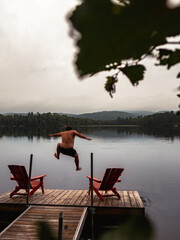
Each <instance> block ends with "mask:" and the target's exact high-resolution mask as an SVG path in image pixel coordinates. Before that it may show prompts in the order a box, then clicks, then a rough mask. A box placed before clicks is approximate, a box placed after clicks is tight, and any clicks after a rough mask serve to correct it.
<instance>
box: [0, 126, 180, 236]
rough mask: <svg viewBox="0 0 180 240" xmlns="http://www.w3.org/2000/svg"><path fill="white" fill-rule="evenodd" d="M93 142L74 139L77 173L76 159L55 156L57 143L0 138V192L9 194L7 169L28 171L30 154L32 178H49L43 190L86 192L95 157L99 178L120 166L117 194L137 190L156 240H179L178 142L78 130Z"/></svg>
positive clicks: (109, 131)
mask: <svg viewBox="0 0 180 240" xmlns="http://www.w3.org/2000/svg"><path fill="white" fill-rule="evenodd" d="M80 132H81V133H84V134H85V135H87V136H89V137H91V138H92V139H93V140H92V141H87V140H84V139H80V138H76V140H75V148H76V150H77V152H78V153H79V157H80V166H81V167H82V171H81V172H76V171H75V164H74V160H73V159H72V158H70V157H67V156H64V155H61V159H60V160H57V159H55V158H54V157H53V154H54V152H55V149H56V144H57V142H58V139H57V138H42V137H39V138H37V137H33V138H28V137H7V136H3V137H1V138H0V149H1V151H0V161H1V168H0V183H1V185H0V193H3V192H6V191H8V190H11V189H12V188H13V187H14V183H13V182H11V181H10V179H9V178H10V172H9V169H8V167H7V165H8V164H23V165H25V166H26V167H27V169H28V167H29V156H30V154H31V153H33V170H32V176H36V175H40V174H47V177H46V178H45V188H54V189H57V188H60V189H88V180H87V179H86V176H87V175H89V174H90V153H91V152H93V153H94V176H95V177H97V178H100V179H101V178H102V177H103V174H104V171H105V169H106V168H107V167H122V168H124V169H125V170H124V172H123V174H122V183H120V184H117V188H118V189H119V190H137V191H138V192H139V193H140V195H141V197H142V198H143V200H144V204H145V207H146V213H147V214H148V216H149V217H150V218H151V220H152V222H153V223H154V225H155V228H156V237H155V239H156V240H166V239H171V240H179V239H180V188H179V185H180V159H179V152H180V139H179V138H171V139H170V138H167V137H166V138H165V137H159V138H157V137H154V136H150V135H145V134H142V133H141V134H140V133H137V132H129V131H123V132H122V131H121V130H120V129H110V128H107V129H93V130H92V129H91V130H88V131H83V130H82V131H80Z"/></svg>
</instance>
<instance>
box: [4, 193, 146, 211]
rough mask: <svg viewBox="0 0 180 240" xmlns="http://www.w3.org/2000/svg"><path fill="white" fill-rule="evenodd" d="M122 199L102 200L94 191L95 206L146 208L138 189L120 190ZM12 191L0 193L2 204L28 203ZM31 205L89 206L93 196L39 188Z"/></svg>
mask: <svg viewBox="0 0 180 240" xmlns="http://www.w3.org/2000/svg"><path fill="white" fill-rule="evenodd" d="M118 192H119V194H120V196H121V199H120V200H119V199H118V198H117V197H107V198H104V201H101V200H100V199H99V198H98V197H97V195H96V194H95V193H94V196H93V199H94V206H95V207H111V208H112V207H116V208H144V205H143V202H142V200H141V198H140V196H139V193H138V192H137V191H118ZM9 195H10V192H7V193H3V194H0V204H26V197H25V196H22V195H15V196H13V197H12V198H10V197H9ZM29 204H30V205H51V206H72V207H73V206H79V207H80V206H81V207H89V206H90V205H91V198H90V195H88V191H87V190H59V189H46V190H45V193H44V194H42V193H41V190H38V191H37V192H36V193H35V194H33V195H32V196H31V197H30V199H29Z"/></svg>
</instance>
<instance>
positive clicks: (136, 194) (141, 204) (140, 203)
mask: <svg viewBox="0 0 180 240" xmlns="http://www.w3.org/2000/svg"><path fill="white" fill-rule="evenodd" d="M133 194H134V197H135V199H136V202H137V205H138V206H139V207H140V208H144V204H143V201H142V200H141V198H140V196H139V193H138V192H137V191H133Z"/></svg>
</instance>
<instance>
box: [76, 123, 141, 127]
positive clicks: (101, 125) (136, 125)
mask: <svg viewBox="0 0 180 240" xmlns="http://www.w3.org/2000/svg"><path fill="white" fill-rule="evenodd" d="M79 127H141V126H140V125H127V124H126V125H79Z"/></svg>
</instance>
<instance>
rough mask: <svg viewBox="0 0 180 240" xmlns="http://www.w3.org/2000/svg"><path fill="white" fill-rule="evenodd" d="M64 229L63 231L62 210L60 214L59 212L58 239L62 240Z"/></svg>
mask: <svg viewBox="0 0 180 240" xmlns="http://www.w3.org/2000/svg"><path fill="white" fill-rule="evenodd" d="M62 231H63V212H60V214H59V228H58V240H62Z"/></svg>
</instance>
